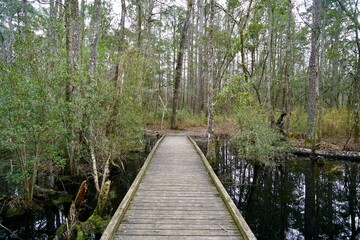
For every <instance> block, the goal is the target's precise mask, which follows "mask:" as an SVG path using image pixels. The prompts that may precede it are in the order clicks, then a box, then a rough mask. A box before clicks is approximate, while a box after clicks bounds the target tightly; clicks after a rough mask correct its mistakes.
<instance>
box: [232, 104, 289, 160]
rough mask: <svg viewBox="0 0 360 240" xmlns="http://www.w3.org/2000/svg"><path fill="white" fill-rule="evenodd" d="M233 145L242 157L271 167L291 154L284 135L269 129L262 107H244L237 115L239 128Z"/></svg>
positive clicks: (233, 138)
mask: <svg viewBox="0 0 360 240" xmlns="http://www.w3.org/2000/svg"><path fill="white" fill-rule="evenodd" d="M231 143H232V145H233V146H235V148H236V150H237V151H238V153H239V155H240V156H241V157H244V158H246V159H250V160H255V161H259V162H261V163H263V164H266V165H269V164H272V163H273V162H274V160H277V159H280V158H283V157H285V156H286V155H287V154H288V153H289V152H290V146H289V144H288V143H287V142H286V141H284V140H283V137H282V135H281V134H280V133H279V132H278V131H276V130H274V129H272V128H270V127H269V123H268V122H267V114H266V111H265V110H264V109H262V108H260V107H243V108H241V109H240V110H239V112H238V114H237V128H236V130H235V131H234V133H233V134H232V136H231Z"/></svg>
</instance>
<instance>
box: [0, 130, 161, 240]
mask: <svg viewBox="0 0 360 240" xmlns="http://www.w3.org/2000/svg"><path fill="white" fill-rule="evenodd" d="M156 140H157V139H155V138H152V137H148V138H147V139H146V144H145V147H144V149H143V150H142V151H137V152H132V153H129V154H128V155H127V156H126V158H125V160H124V162H123V163H124V166H125V172H124V171H121V170H119V169H113V170H114V171H112V176H111V181H112V185H111V190H110V191H111V197H112V198H111V206H112V212H115V211H116V209H117V207H118V205H119V204H120V202H121V200H122V199H123V197H124V196H125V194H126V192H127V191H128V189H129V188H130V186H131V184H132V182H133V180H134V179H135V177H136V175H137V173H138V171H139V170H140V169H141V167H142V165H143V163H144V161H145V160H146V157H147V155H148V154H149V152H150V151H151V149H152V147H153V146H154V144H155V142H156ZM85 179H86V177H83V178H81V177H79V179H78V181H76V182H74V184H72V185H66V186H64V188H65V189H61V190H66V191H67V192H68V193H71V194H72V195H73V196H72V199H74V196H75V195H76V193H77V190H78V187H79V185H80V183H81V182H82V181H83V180H85ZM89 184H90V185H91V183H89ZM92 188H93V187H92V186H89V190H90V191H89V195H88V196H87V202H86V203H85V204H84V205H83V208H84V209H83V213H82V216H80V217H79V219H80V218H83V220H86V218H87V217H88V216H90V215H91V213H92V211H93V209H94V207H95V205H94V204H96V198H95V197H94V193H93V192H91V191H92ZM16 192H17V190H16V188H13V187H11V186H9V185H8V184H7V183H6V182H5V181H4V179H2V178H1V177H0V195H2V194H14V193H16ZM70 197H71V196H70ZM67 205H68V206H67ZM69 206H70V204H62V205H57V206H54V205H53V204H51V200H50V201H44V202H38V204H37V208H36V209H34V211H32V212H31V213H28V214H24V215H21V216H19V217H15V218H0V239H23V240H48V239H54V237H55V233H56V229H57V228H58V227H59V226H61V224H63V223H64V221H65V216H66V213H67V212H68V208H69ZM1 207H3V206H0V208H1ZM80 220H81V219H80ZM94 239H95V237H94Z"/></svg>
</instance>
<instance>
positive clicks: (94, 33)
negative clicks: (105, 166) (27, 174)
mask: <svg viewBox="0 0 360 240" xmlns="http://www.w3.org/2000/svg"><path fill="white" fill-rule="evenodd" d="M100 6H101V0H95V1H94V15H93V19H92V29H91V37H90V63H89V91H88V96H87V97H88V101H89V102H88V104H89V105H88V145H89V150H90V157H91V163H92V168H93V177H94V183H95V188H96V191H97V192H98V193H99V192H100V185H99V177H98V170H97V161H96V154H95V133H94V120H93V117H94V116H93V115H92V113H91V110H90V108H91V102H92V101H91V99H92V98H93V97H94V95H95V91H94V90H95V87H96V80H95V72H96V64H97V46H98V33H99V15H100Z"/></svg>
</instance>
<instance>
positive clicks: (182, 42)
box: [171, 0, 192, 129]
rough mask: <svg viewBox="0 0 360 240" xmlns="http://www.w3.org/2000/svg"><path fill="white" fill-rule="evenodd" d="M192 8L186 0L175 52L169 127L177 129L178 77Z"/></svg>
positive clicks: (179, 77) (189, 1) (189, 0)
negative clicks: (184, 15)
mask: <svg viewBox="0 0 360 240" xmlns="http://www.w3.org/2000/svg"><path fill="white" fill-rule="evenodd" d="M191 10H192V0H188V6H187V11H186V18H185V22H184V27H183V30H182V33H181V39H180V46H179V50H178V53H177V59H176V67H175V79H174V96H173V106H172V115H171V129H177V128H178V123H177V109H178V106H179V91H180V79H181V72H182V65H183V58H184V50H185V45H186V38H187V31H188V28H189V22H190V16H191Z"/></svg>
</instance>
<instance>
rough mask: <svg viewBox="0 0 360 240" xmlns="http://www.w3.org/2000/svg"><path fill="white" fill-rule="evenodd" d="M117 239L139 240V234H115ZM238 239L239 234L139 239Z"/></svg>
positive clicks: (144, 238) (145, 239)
mask: <svg viewBox="0 0 360 240" xmlns="http://www.w3.org/2000/svg"><path fill="white" fill-rule="evenodd" d="M116 239H118V240H139V236H121V235H117V236H116ZM164 239H171V240H239V239H242V238H241V237H240V236H141V240H164Z"/></svg>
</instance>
